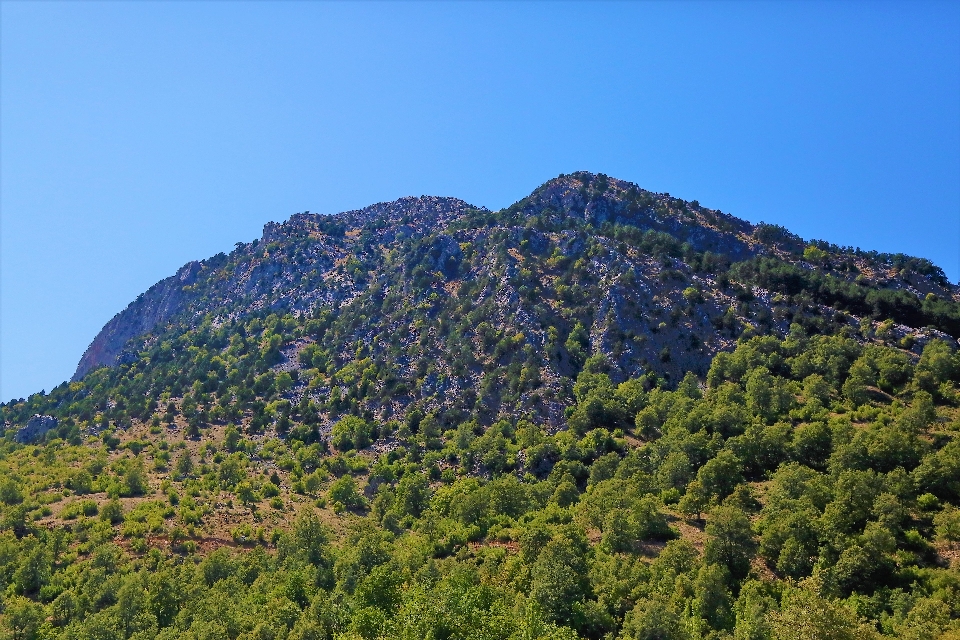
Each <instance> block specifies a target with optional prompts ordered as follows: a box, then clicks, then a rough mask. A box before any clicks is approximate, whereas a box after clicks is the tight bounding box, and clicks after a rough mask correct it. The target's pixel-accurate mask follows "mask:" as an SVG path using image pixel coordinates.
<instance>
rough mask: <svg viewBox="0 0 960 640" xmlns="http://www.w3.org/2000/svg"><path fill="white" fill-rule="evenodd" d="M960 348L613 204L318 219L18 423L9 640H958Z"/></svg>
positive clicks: (669, 217)
mask: <svg viewBox="0 0 960 640" xmlns="http://www.w3.org/2000/svg"><path fill="white" fill-rule="evenodd" d="M957 336H960V288H958V287H957V286H956V285H954V284H952V283H950V282H949V281H948V280H947V279H946V278H945V277H944V274H943V272H942V271H941V270H940V269H939V268H937V267H936V266H935V265H933V264H931V263H930V262H929V261H928V260H925V259H922V258H915V257H910V256H905V255H902V254H881V253H877V252H872V251H864V250H861V249H857V248H851V247H838V246H835V245H832V244H829V243H826V242H822V241H804V240H803V239H801V238H799V237H797V236H796V235H794V234H792V233H790V232H789V231H788V230H786V229H784V228H782V227H779V226H775V225H769V224H763V223H761V224H756V225H753V224H750V223H748V222H745V221H743V220H739V219H737V218H735V217H733V216H731V215H728V214H725V213H722V212H720V211H716V210H711V209H707V208H705V207H702V206H700V205H699V203H697V202H685V201H683V200H679V199H676V198H673V197H671V196H669V195H668V194H657V193H651V192H648V191H644V190H642V189H640V188H639V187H637V186H636V185H634V184H631V183H628V182H624V181H620V180H616V179H613V178H610V177H607V176H604V175H600V174H596V175H595V174H590V173H585V172H579V173H575V174H571V175H563V176H560V177H558V178H556V179H554V180H551V181H549V182H547V183H546V184H544V185H542V186H541V187H539V188H538V189H537V190H535V191H534V192H533V193H532V194H530V195H529V196H528V197H526V198H524V199H522V200H520V201H519V202H517V203H516V204H514V205H512V206H510V207H508V208H506V209H503V210H500V211H490V210H488V209H485V208H483V207H477V206H473V205H470V204H468V203H466V202H463V201H461V200H457V199H454V198H439V197H428V196H424V197H420V198H412V197H411V198H402V199H400V200H397V201H395V202H390V203H380V204H376V205H372V206H370V207H367V208H365V209H362V210H357V211H348V212H344V213H339V214H335V215H318V214H311V213H309V212H304V213H298V214H295V215H293V216H292V217H291V218H290V219H289V220H287V221H286V222H283V223H273V222H271V223H268V224H267V225H266V226H265V227H264V232H263V236H262V237H261V238H259V239H258V240H255V241H254V242H251V243H248V244H244V243H238V244H237V245H236V247H235V249H234V250H233V251H232V252H230V253H229V254H222V253H221V254H218V255H216V256H213V257H212V258H209V259H207V260H203V261H198V262H191V263H189V264H187V265H185V266H184V267H182V268H181V269H180V270H179V271H178V272H177V273H176V274H175V275H174V276H172V277H170V278H167V279H165V280H163V281H161V282H159V283H157V284H156V285H154V286H153V287H151V288H150V289H149V290H148V291H146V292H145V293H144V294H143V295H141V296H139V297H138V298H137V300H135V301H134V302H132V303H131V304H130V305H129V306H128V307H127V308H126V309H125V310H124V311H122V312H121V313H119V314H117V315H116V316H115V317H114V318H113V319H112V320H111V321H110V322H108V323H107V325H106V326H105V327H104V328H103V329H102V330H101V331H100V333H99V334H98V335H97V336H96V337H95V338H94V340H93V342H92V343H91V345H90V347H89V348H88V349H87V351H86V352H85V353H84V354H83V357H82V359H81V361H80V363H79V365H78V367H77V371H76V374H75V375H74V377H73V379H72V380H71V381H69V382H64V383H63V384H61V385H59V386H57V387H56V388H54V389H53V390H51V391H50V392H49V393H44V392H40V393H36V394H33V395H31V396H30V397H29V398H26V399H23V398H21V399H14V400H11V401H10V402H6V403H0V638H6V637H10V638H18V639H21V638H22V639H24V640H37V639H39V638H51V639H53V638H57V639H59V638H64V639H66V638H98V639H100V638H109V639H111V640H128V639H136V640H168V639H173V638H197V639H200V638H216V639H228V640H313V639H323V640H359V639H363V640H374V639H378V640H379V639H387V638H410V639H414V638H417V639H419V638H448V639H467V638H490V639H496V640H520V639H525V638H538V639H540V640H573V639H575V638H588V639H592V640H601V639H604V640H606V639H620V640H637V639H641V638H643V639H655V638H669V639H675V640H688V639H689V640H694V639H697V638H710V639H714V640H721V639H723V638H738V639H751V640H754V639H755V640H786V639H793V638H863V639H867V638H870V639H879V638H913V639H921V638H922V639H926V638H958V637H960V567H958V564H957V558H958V553H957V548H958V545H960V352H958V350H957V340H956V339H955V338H956V337H957Z"/></svg>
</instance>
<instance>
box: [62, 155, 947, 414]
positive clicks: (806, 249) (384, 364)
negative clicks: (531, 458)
mask: <svg viewBox="0 0 960 640" xmlns="http://www.w3.org/2000/svg"><path fill="white" fill-rule="evenodd" d="M957 299H958V293H957V288H956V287H955V286H953V285H951V284H949V283H948V282H947V281H946V280H945V278H944V277H943V275H942V272H940V271H939V270H938V269H936V268H935V267H934V266H933V265H931V264H929V262H927V261H924V260H919V259H914V258H908V257H906V256H884V255H879V254H875V253H864V252H859V251H857V252H854V251H850V250H843V249H840V248H838V247H831V246H829V245H825V244H823V243H820V244H819V245H816V244H811V245H805V244H804V243H802V242H801V241H800V239H799V238H796V237H795V236H792V235H791V234H789V232H787V231H786V230H784V229H781V228H777V227H771V226H769V225H756V226H755V225H750V224H748V223H746V222H744V221H742V220H738V219H736V218H734V217H732V216H729V215H725V214H722V213H720V212H717V211H712V210H708V209H705V208H702V207H700V206H699V205H698V204H697V203H688V202H683V201H680V200H677V199H675V198H671V197H670V196H668V195H664V194H654V193H650V192H647V191H643V190H641V189H639V188H638V187H636V185H633V184H630V183H626V182H623V181H619V180H614V179H610V178H607V177H605V176H595V175H592V174H586V173H578V174H573V175H570V176H561V177H560V178H557V179H554V180H551V181H550V182H548V183H546V184H544V185H543V186H541V187H540V188H538V189H537V190H536V191H535V192H534V193H533V194H531V195H530V196H528V197H527V198H525V199H523V200H521V201H520V202H518V203H517V204H515V205H514V206H512V207H510V208H508V209H506V210H504V211H500V212H496V213H494V212H490V211H488V210H486V209H482V208H476V207H473V206H471V205H468V204H467V203H465V202H463V201H460V200H456V199H452V198H435V197H421V198H403V199H401V200H397V201H395V202H391V203H381V204H377V205H373V206H371V207H368V208H366V209H363V210H359V211H350V212H346V213H341V214H336V215H333V216H324V215H317V214H297V215H294V216H293V217H291V218H290V220H288V221H287V222H285V223H282V224H275V223H269V224H267V225H266V226H265V227H264V234H263V237H262V238H261V239H259V240H257V241H254V242H253V243H250V244H242V245H238V247H237V249H236V250H235V251H233V252H232V253H230V255H224V254H219V255H217V256H215V257H213V258H211V259H209V260H205V261H202V262H193V263H190V264H188V265H185V266H184V267H183V268H182V269H180V271H178V273H177V274H176V275H174V276H172V277H171V278H168V279H167V280H164V281H162V282H160V283H158V284H157V285H155V286H154V287H152V288H151V289H150V290H149V291H147V292H146V293H145V294H143V295H142V296H140V297H139V298H138V299H137V300H136V301H135V302H133V303H132V304H131V305H130V306H129V307H128V308H127V309H126V310H124V311H123V312H121V313H120V314H118V315H117V316H116V317H115V318H114V319H113V320H111V321H110V322H109V323H108V324H107V325H106V326H105V327H104V328H103V330H102V331H101V332H100V334H99V335H98V336H97V337H96V338H95V339H94V341H93V343H92V344H91V345H90V347H89V348H88V349H87V351H86V353H85V354H84V356H83V358H82V359H81V361H80V364H79V366H78V368H77V372H76V374H75V375H74V378H73V380H79V379H81V378H82V377H83V376H84V375H85V374H86V373H88V372H89V371H91V370H93V369H94V368H96V367H99V366H115V365H116V364H118V363H127V364H130V363H133V362H134V361H136V359H137V358H139V357H140V354H141V353H143V352H144V349H145V348H147V347H149V345H150V344H152V341H156V340H160V339H161V336H164V335H166V334H167V333H170V332H172V333H171V335H174V334H176V332H178V331H183V330H185V329H188V328H196V327H198V326H200V325H201V324H202V323H203V322H204V321H210V322H212V323H213V325H215V326H216V325H219V324H221V323H223V322H226V321H235V320H238V319H241V318H244V317H246V316H249V315H250V314H256V313H268V312H270V311H278V312H283V313H293V314H295V315H306V316H316V317H320V316H324V317H328V316H325V315H324V314H325V313H326V312H329V313H330V316H329V318H331V320H329V322H330V324H331V331H329V332H325V333H324V335H323V336H322V337H321V336H317V337H316V339H317V344H318V346H320V347H321V349H322V352H323V354H324V360H325V363H326V364H325V366H326V368H330V367H334V368H336V367H340V366H343V365H344V364H346V363H347V362H350V361H351V360H354V356H355V352H356V351H357V345H362V348H363V352H364V353H365V354H366V356H367V357H369V358H371V359H372V360H373V361H374V362H375V363H377V365H378V367H379V368H380V369H381V370H389V371H390V375H392V376H393V377H395V378H397V380H398V383H397V386H400V387H403V389H402V390H400V391H397V389H396V388H394V389H389V388H386V387H384V386H383V385H381V388H380V389H379V392H378V393H377V394H376V395H377V398H376V401H373V402H370V403H368V406H366V407H365V408H366V409H367V410H370V411H372V412H373V413H374V414H375V415H378V416H379V417H381V418H386V417H387V416H388V415H392V411H394V410H398V411H403V410H404V408H405V407H407V406H408V405H410V404H418V405H422V407H423V408H424V409H427V410H429V409H442V410H445V411H449V410H453V411H456V412H458V415H459V414H464V413H465V414H472V413H475V412H479V413H480V414H482V415H483V416H484V419H485V420H491V419H494V418H495V417H496V416H498V415H519V414H520V413H523V412H531V411H532V412H534V414H535V415H538V416H541V417H544V418H545V419H547V420H549V421H550V422H551V423H552V424H555V425H559V424H560V422H561V421H562V415H561V414H562V408H563V406H565V404H566V403H568V402H569V399H570V397H571V395H570V393H571V386H570V383H569V382H568V381H569V380H571V378H572V377H575V375H576V373H577V371H579V368H580V367H581V366H582V364H583V362H584V361H585V360H586V358H587V357H589V356H591V355H597V354H600V355H602V356H603V357H604V358H605V359H606V360H607V361H608V364H609V367H610V374H611V376H612V377H613V378H614V379H615V380H624V379H626V378H628V377H637V376H640V375H643V374H645V373H651V374H655V375H657V376H660V377H663V378H664V379H665V380H667V381H668V382H669V381H673V382H674V383H675V382H676V381H677V380H679V378H680V377H682V375H683V373H684V372H686V371H693V372H695V373H696V374H697V375H700V376H703V375H705V374H706V370H707V367H708V366H709V363H710V361H711V359H712V357H713V356H714V355H715V354H716V353H717V352H719V351H721V350H729V349H731V348H732V346H733V344H734V343H735V340H736V339H737V338H739V337H741V336H742V335H743V334H744V332H747V333H748V334H758V333H759V334H763V333H770V332H773V333H776V334H779V335H785V334H786V333H787V331H788V330H789V327H790V324H791V322H794V321H798V322H799V323H800V324H801V325H803V326H804V327H805V328H806V330H808V331H813V332H821V333H834V332H837V331H839V330H840V329H841V328H842V327H843V326H849V327H851V328H852V329H854V330H855V332H857V333H859V332H860V322H861V320H863V319H868V320H876V321H882V320H886V319H888V318H890V319H892V320H894V321H895V325H894V326H893V327H890V328H889V331H892V332H893V333H895V334H896V335H897V337H898V338H902V337H904V336H906V335H908V334H909V335H913V336H914V338H913V339H914V340H915V342H916V347H915V349H916V350H919V349H920V348H922V346H923V344H925V342H926V340H927V339H928V338H929V337H932V336H940V337H943V336H944V334H943V333H942V331H941V330H947V331H950V332H953V333H954V334H960V330H958V329H960V314H958V313H957V305H956V300H957ZM838 311H839V312H838ZM927 327H930V328H929V329H928V328H927ZM303 346H304V345H303V344H300V345H299V347H298V348H302V347H303ZM288 355H292V356H294V357H292V358H291V361H292V367H293V368H300V364H299V361H298V360H297V358H296V357H295V355H296V354H295V353H292V354H288ZM306 368H309V367H306ZM524 372H525V373H524ZM331 373H332V371H331ZM521 378H524V381H521ZM534 379H536V383H533V382H527V381H531V380H534ZM387 386H389V385H387ZM478 389H487V390H488V391H489V393H487V394H485V395H484V397H482V398H480V397H475V393H474V392H475V390H478ZM300 391H301V392H302V391H303V389H300ZM343 391H346V390H345V389H344V390H343ZM329 392H330V389H326V388H321V389H320V390H319V391H316V392H315V395H316V394H322V393H329ZM316 399H319V396H318V395H316Z"/></svg>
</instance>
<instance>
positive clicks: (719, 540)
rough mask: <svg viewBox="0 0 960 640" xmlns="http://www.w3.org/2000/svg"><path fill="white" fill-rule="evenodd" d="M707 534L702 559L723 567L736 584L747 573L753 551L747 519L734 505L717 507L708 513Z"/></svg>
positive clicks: (754, 548)
mask: <svg viewBox="0 0 960 640" xmlns="http://www.w3.org/2000/svg"><path fill="white" fill-rule="evenodd" d="M706 533H707V542H706V545H705V546H704V558H705V559H706V561H707V562H711V563H714V564H718V565H720V566H723V567H726V569H727V570H728V571H729V572H730V577H731V579H732V580H733V581H735V582H738V583H739V582H740V581H741V580H743V579H744V578H745V577H746V576H747V573H749V571H750V560H751V558H753V555H754V553H755V552H756V543H755V541H754V537H753V530H752V529H751V527H750V519H749V518H748V517H747V515H746V514H745V513H744V512H743V511H741V510H740V509H737V508H736V507H729V506H719V507H716V508H714V509H713V510H712V511H711V512H710V515H709V517H708V519H707V528H706Z"/></svg>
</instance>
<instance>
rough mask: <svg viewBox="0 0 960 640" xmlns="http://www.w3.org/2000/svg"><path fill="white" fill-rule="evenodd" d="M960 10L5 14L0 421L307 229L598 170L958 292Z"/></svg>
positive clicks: (491, 195)
mask: <svg viewBox="0 0 960 640" xmlns="http://www.w3.org/2000/svg"><path fill="white" fill-rule="evenodd" d="M958 7H960V4H957V3H921V2H909V3H879V2H869V3H856V2H827V3H814V2H810V3H799V2H797V3H773V2H768V3H763V2H748V3H721V2H710V3H705V4H698V3H695V2H682V3H681V2H676V3H662V4H661V3H655V2H643V3H626V2H618V3H609V4H607V3H600V2H589V3H547V2H537V3H529V4H523V3H490V4H485V3H479V2H475V3H463V4H454V3H426V4H405V3H393V2H391V3H386V4H380V3H372V2H369V3H347V4H334V3H309V2H297V3H289V4H283V3H277V2H272V3H269V4H258V3H254V2H242V3H230V2H215V3H209V4H204V3H198V2H191V3H186V2H180V3H149V2H137V3H121V2H111V3H104V4H98V3H93V2H83V3H79V2H78V3H56V2H43V3H28V2H3V3H2V4H0V18H2V25H0V29H2V31H0V56H2V58H0V136H2V137H0V213H2V220H0V222H2V227H0V231H2V236H0V250H2V254H0V267H2V271H0V296H2V298H0V302H2V307H0V323H2V324H0V331H2V333H0V398H3V399H4V400H6V399H10V398H14V397H21V396H26V395H29V394H30V393H33V392H36V391H39V390H40V389H47V390H49V389H50V388H52V387H53V386H55V385H56V384H58V383H60V382H62V381H63V380H65V379H67V378H69V376H70V375H71V374H72V372H73V369H74V367H75V366H76V363H77V360H78V359H79V357H80V355H81V353H82V352H83V350H84V349H85V348H86V346H87V345H88V344H89V342H90V340H92V338H93V336H94V335H95V334H96V333H97V331H98V330H99V329H100V327H101V326H102V325H103V324H104V323H105V322H106V321H107V320H109V319H110V318H111V317H112V316H113V315H114V314H115V313H117V312H118V311H120V310H121V309H123V308H124V307H125V306H126V305H127V303H128V302H130V301H131V300H133V299H134V298H135V297H136V296H137V294H139V293H140V292H142V291H144V290H146V289H147V288H148V287H149V286H150V285H152V284H153V283H154V282H156V281H158V280H160V279H162V278H164V277H166V276H168V275H171V274H173V273H174V272H175V271H176V269H177V268H178V267H179V266H180V265H182V264H183V263H185V262H187V261H188V260H192V259H199V258H204V257H208V256H211V255H213V254H215V253H217V252H219V251H226V250H230V249H231V248H232V247H233V244H234V243H235V242H237V241H249V240H252V239H253V238H255V237H258V236H259V234H260V231H261V228H262V226H263V224H264V223H265V222H267V221H269V220H283V219H286V218H287V217H289V215H290V214H292V213H294V212H297V211H303V210H310V211H319V212H336V211H341V210H345V209H351V208H357V207H362V206H365V205H367V204H370V203H373V202H378V201H384V200H392V199H395V198H398V197H400V196H404V195H420V194H434V195H449V196H457V197H460V198H463V199H465V200H467V201H469V202H472V203H474V204H477V205H485V206H487V207H490V208H499V207H502V206H506V205H509V204H511V203H512V202H514V201H516V200H518V199H520V198H521V197H523V196H524V195H526V194H528V193H529V192H530V191H532V190H533V189H534V188H535V187H536V186H537V185H539V184H541V183H542V182H544V181H545V180H547V179H549V178H551V177H554V176H556V175H558V174H560V173H567V172H571V171H576V170H580V169H584V170H589V171H595V172H603V173H607V174H609V175H612V176H616V177H618V178H622V179H626V180H631V181H633V182H636V183H638V184H640V185H641V186H642V187H644V188H647V189H651V190H654V191H664V192H669V193H671V194H673V195H675V196H678V197H682V198H686V199H688V200H693V199H697V200H699V201H700V202H701V203H702V204H704V205H706V206H710V207H714V208H719V209H722V210H723V211H726V212H730V213H733V214H734V215H737V216H740V217H742V218H745V219H747V220H750V221H753V222H758V221H761V220H763V221H766V222H773V223H778V224H783V225H785V226H787V227H789V228H790V229H791V230H793V231H794V232H796V233H799V234H800V235H802V236H803V237H806V238H823V239H826V240H829V241H832V242H835V243H838V244H844V245H846V244H850V245H856V246H860V247H863V248H870V249H877V250H882V251H903V252H906V253H911V254H915V255H921V256H924V257H928V258H930V259H932V260H934V261H935V262H936V263H937V264H939V265H940V266H942V267H943V268H944V269H945V271H946V272H947V274H948V276H949V277H950V278H951V280H953V281H956V280H957V279H958V277H960V8H958Z"/></svg>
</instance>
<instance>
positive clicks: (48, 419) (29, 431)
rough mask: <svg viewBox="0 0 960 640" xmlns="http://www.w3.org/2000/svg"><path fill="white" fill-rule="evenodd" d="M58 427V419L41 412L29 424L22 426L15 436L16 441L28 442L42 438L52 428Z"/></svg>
mask: <svg viewBox="0 0 960 640" xmlns="http://www.w3.org/2000/svg"><path fill="white" fill-rule="evenodd" d="M56 428H57V419H56V418H54V417H53V416H41V415H39V414H37V415H35V416H33V417H32V418H30V420H29V421H28V422H27V426H25V427H21V428H20V429H18V430H17V433H16V434H15V435H14V436H13V439H14V441H15V442H19V443H20V444H27V443H28V442H34V441H35V440H39V439H40V438H42V437H43V436H44V435H46V433H47V432H48V431H50V430H51V429H56Z"/></svg>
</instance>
